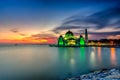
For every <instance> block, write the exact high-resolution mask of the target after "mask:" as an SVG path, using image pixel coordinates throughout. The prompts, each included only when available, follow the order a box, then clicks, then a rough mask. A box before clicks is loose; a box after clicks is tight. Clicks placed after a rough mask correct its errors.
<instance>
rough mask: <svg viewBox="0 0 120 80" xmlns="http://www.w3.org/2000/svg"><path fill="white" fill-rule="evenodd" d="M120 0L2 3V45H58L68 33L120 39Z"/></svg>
mask: <svg viewBox="0 0 120 80" xmlns="http://www.w3.org/2000/svg"><path fill="white" fill-rule="evenodd" d="M119 4H120V1H119V0H0V43H55V42H56V39H57V37H58V36H59V35H60V34H64V33H65V32H66V31H67V30H71V31H73V33H75V34H76V35H79V34H83V33H84V29H85V28H87V29H88V33H89V39H90V40H92V39H93V40H94V39H104V38H107V39H120V6H119Z"/></svg>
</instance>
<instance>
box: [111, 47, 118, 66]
mask: <svg viewBox="0 0 120 80" xmlns="http://www.w3.org/2000/svg"><path fill="white" fill-rule="evenodd" d="M110 60H111V64H112V65H117V62H116V51H115V48H110Z"/></svg>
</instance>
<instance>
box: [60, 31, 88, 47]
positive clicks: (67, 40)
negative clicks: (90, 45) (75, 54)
mask: <svg viewBox="0 0 120 80" xmlns="http://www.w3.org/2000/svg"><path fill="white" fill-rule="evenodd" d="M87 42H88V33H87V29H85V38H84V37H83V36H82V35H80V36H79V38H77V37H76V36H74V34H73V32H71V31H70V30H69V31H68V32H66V34H65V35H64V36H62V35H60V36H59V38H58V46H81V45H86V43H87Z"/></svg>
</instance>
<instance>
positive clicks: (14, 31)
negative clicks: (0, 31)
mask: <svg viewBox="0 0 120 80" xmlns="http://www.w3.org/2000/svg"><path fill="white" fill-rule="evenodd" d="M10 31H11V32H13V33H19V30H18V28H13V29H11V30H10Z"/></svg>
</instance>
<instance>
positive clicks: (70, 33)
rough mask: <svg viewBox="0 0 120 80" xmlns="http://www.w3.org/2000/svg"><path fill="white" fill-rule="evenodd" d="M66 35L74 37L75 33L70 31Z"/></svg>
mask: <svg viewBox="0 0 120 80" xmlns="http://www.w3.org/2000/svg"><path fill="white" fill-rule="evenodd" d="M65 35H71V36H73V33H72V32H71V31H70V30H69V31H68V32H66V34H65Z"/></svg>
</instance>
